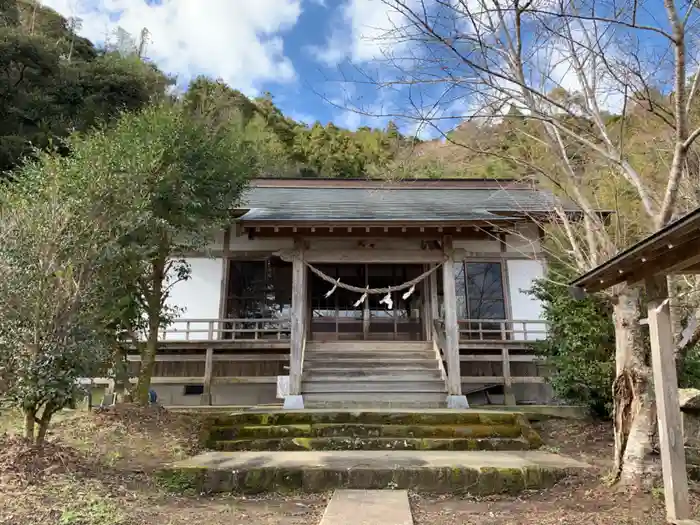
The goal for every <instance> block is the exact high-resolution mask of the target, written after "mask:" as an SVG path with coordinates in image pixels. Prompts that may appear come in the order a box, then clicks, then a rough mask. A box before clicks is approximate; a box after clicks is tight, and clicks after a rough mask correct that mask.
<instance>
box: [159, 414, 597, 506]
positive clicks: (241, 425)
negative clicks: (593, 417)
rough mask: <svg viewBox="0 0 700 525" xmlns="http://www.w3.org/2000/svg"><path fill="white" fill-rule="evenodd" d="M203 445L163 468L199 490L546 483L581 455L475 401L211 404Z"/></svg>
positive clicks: (501, 487)
mask: <svg viewBox="0 0 700 525" xmlns="http://www.w3.org/2000/svg"><path fill="white" fill-rule="evenodd" d="M200 438H201V440H202V445H203V446H204V447H205V448H206V449H208V451H205V452H203V453H202V454H200V455H197V456H195V457H193V458H190V459H188V460H185V461H182V462H178V463H176V464H173V465H171V466H167V467H165V468H164V469H162V471H161V472H159V474H158V475H159V476H163V477H164V478H167V479H169V480H172V479H175V480H177V481H178V483H179V484H182V483H185V482H186V484H187V487H188V488H191V489H192V490H195V491H198V492H211V493H216V492H218V493H230V492H233V493H260V492H286V491H299V490H301V491H305V492H326V491H328V490H332V489H337V488H347V489H410V490H413V491H417V492H426V493H457V494H464V493H469V494H472V495H478V494H496V493H501V492H517V491H520V490H523V489H542V488H546V487H550V486H552V485H553V484H554V483H556V481H557V480H559V479H561V478H562V477H564V476H566V475H567V474H569V473H570V472H572V471H573V470H578V469H580V468H584V467H585V465H583V464H582V463H579V462H577V461H575V460H572V459H570V458H565V457H562V456H558V455H556V454H552V453H550V452H545V451H541V450H537V449H538V448H539V447H540V446H541V445H542V441H541V439H540V436H539V435H538V434H537V432H536V431H535V430H534V429H533V428H532V427H531V426H530V424H529V422H528V420H527V419H526V418H525V417H523V416H522V415H520V414H516V413H507V412H496V411H476V410H459V411H455V410H447V409H441V410H422V411H415V410H414V411H402V410H400V409H390V410H378V409H372V410H359V411H333V410H296V411H291V412H284V411H282V412H278V411H270V412H267V411H266V412H239V413H234V414H220V415H216V414H211V415H210V416H209V417H208V418H206V421H203V426H202V428H201V434H200Z"/></svg>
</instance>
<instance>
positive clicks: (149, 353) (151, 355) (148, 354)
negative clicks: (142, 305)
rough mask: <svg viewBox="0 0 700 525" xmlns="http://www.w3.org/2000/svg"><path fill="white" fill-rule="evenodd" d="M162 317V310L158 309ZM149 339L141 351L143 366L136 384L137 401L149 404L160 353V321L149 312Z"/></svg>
mask: <svg viewBox="0 0 700 525" xmlns="http://www.w3.org/2000/svg"><path fill="white" fill-rule="evenodd" d="M158 314H159V315H158V318H159V319H160V310H159V311H158ZM148 318H149V327H148V340H147V341H146V344H145V345H144V346H143V350H142V352H141V368H140V370H139V378H138V383H137V384H136V402H137V403H140V404H141V405H147V404H148V402H149V395H148V394H149V391H150V390H151V378H152V377H153V369H154V368H155V364H156V354H157V353H158V328H159V325H158V321H154V320H153V319H152V316H151V313H150V312H149V315H148Z"/></svg>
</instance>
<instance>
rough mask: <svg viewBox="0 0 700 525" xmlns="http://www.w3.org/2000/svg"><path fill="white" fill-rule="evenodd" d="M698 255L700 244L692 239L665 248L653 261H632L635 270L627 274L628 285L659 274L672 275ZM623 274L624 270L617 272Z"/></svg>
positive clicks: (649, 259)
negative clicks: (675, 268)
mask: <svg viewBox="0 0 700 525" xmlns="http://www.w3.org/2000/svg"><path fill="white" fill-rule="evenodd" d="M699 253H700V243H698V240H697V239H692V240H690V241H687V242H685V243H683V244H678V245H675V246H674V247H673V248H668V247H666V248H665V249H664V250H663V251H660V252H659V253H658V254H657V255H656V256H655V257H654V258H653V259H651V258H647V259H646V260H645V261H643V262H642V261H634V264H635V269H633V270H631V271H630V272H629V275H628V276H627V279H626V280H627V282H628V283H630V284H634V283H637V282H639V281H642V280H645V279H646V278H648V277H653V276H654V275H656V274H658V273H659V272H661V271H663V272H664V274H666V273H672V272H671V269H673V268H674V267H678V266H679V265H680V266H683V263H684V262H685V261H686V260H689V259H692V258H694V257H697V256H698V254H699ZM619 271H620V272H622V273H625V272H626V270H625V269H621V270H619Z"/></svg>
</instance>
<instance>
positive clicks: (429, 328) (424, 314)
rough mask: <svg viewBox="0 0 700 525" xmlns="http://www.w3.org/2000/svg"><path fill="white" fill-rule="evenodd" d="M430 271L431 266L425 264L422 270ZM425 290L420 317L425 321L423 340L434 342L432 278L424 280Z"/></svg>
mask: <svg viewBox="0 0 700 525" xmlns="http://www.w3.org/2000/svg"><path fill="white" fill-rule="evenodd" d="M429 269H430V265H428V264H424V265H423V266H422V270H423V271H424V272H426V271H428V270H429ZM422 286H423V289H422V290H421V294H420V316H421V318H422V320H423V339H424V340H425V341H432V340H433V319H432V317H431V309H430V278H428V279H423V284H422Z"/></svg>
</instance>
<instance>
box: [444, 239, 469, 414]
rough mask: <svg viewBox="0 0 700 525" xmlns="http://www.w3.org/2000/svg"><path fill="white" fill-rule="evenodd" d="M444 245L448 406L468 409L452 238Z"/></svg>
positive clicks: (445, 240)
mask: <svg viewBox="0 0 700 525" xmlns="http://www.w3.org/2000/svg"><path fill="white" fill-rule="evenodd" d="M443 245H444V250H445V256H446V259H445V262H444V263H443V266H442V294H443V298H442V300H443V305H444V308H445V354H446V357H447V390H448V392H447V394H448V398H447V405H448V407H449V408H467V407H468V405H467V398H466V397H465V396H463V395H462V374H461V371H460V369H459V367H460V363H459V323H458V322H457V292H456V289H455V273H454V260H453V257H454V254H453V252H452V237H449V236H445V238H444V242H443Z"/></svg>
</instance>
